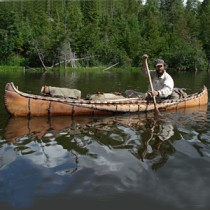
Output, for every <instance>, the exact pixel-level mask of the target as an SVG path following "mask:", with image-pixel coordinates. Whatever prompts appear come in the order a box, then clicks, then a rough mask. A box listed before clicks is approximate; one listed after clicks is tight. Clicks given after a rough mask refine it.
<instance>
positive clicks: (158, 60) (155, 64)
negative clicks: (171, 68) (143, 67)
mask: <svg viewBox="0 0 210 210" xmlns="http://www.w3.org/2000/svg"><path fill="white" fill-rule="evenodd" d="M158 65H166V63H165V62H164V60H162V59H157V60H156V61H155V62H154V67H156V66H158Z"/></svg>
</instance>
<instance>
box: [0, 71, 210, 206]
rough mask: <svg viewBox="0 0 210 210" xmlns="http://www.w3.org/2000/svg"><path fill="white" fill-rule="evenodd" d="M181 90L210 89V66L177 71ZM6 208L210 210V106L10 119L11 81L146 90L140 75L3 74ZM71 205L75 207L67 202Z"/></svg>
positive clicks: (1, 145) (1, 148)
mask: <svg viewBox="0 0 210 210" xmlns="http://www.w3.org/2000/svg"><path fill="white" fill-rule="evenodd" d="M171 75H172V76H173V78H174V80H175V84H176V87H184V88H186V89H187V90H188V91H189V92H195V91H199V90H200V89H201V88H202V87H203V85H206V86H207V87H208V89H209V88H210V76H209V75H208V74H207V72H201V73H197V74H195V73H177V72H171ZM0 78H1V79H0V91H1V95H2V98H1V103H0V116H1V120H0V208H1V209H2V210H3V209H4V210H7V209H30V210H31V209H38V208H49V209H51V210H52V209H53V210H54V209H56V210H57V209H59V208H60V209H74V210H77V209H92V210H95V209H97V210H98V209H108V208H109V209H143V210H150V209H156V210H157V209H161V210H162V209H183V210H186V209H193V210H197V209H199V210H200V209H202V210H203V209H209V207H210V200H209V198H210V188H209V183H210V111H209V106H210V105H209V104H210V103H209V104H208V106H205V107H199V108H194V109H188V110H180V111H178V112H175V111H173V112H167V113H162V115H161V116H160V117H155V116H154V114H153V113H147V114H146V113H143V114H134V115H121V116H112V117H77V118H72V117H54V118H51V119H48V118H31V119H30V120H28V119H26V118H10V117H9V115H8V113H7V112H6V110H5V108H4V104H3V94H4V87H5V84H6V83H7V82H14V84H15V85H16V86H18V88H19V90H21V91H24V92H28V93H35V94H39V92H40V89H41V86H43V85H45V84H46V85H50V86H57V87H68V88H76V89H79V90H81V91H82V96H83V97H85V96H86V95H87V94H89V93H95V92H97V91H100V92H115V91H117V92H123V91H125V90H126V89H134V90H137V91H142V92H144V91H146V89H147V86H148V81H147V79H145V78H143V77H142V76H141V75H140V74H139V72H136V71H133V70H132V71H125V70H121V71H120V72H114V71H104V72H99V73H98V72H91V71H86V72H68V73H58V72H57V73H50V74H45V75H43V74H41V73H29V72H28V73H24V72H19V73H15V72H1V73H0ZM65 206H66V207H65Z"/></svg>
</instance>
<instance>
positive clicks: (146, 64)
mask: <svg viewBox="0 0 210 210" xmlns="http://www.w3.org/2000/svg"><path fill="white" fill-rule="evenodd" d="M145 67H146V70H147V75H148V78H149V84H150V88H151V91H152V92H153V91H154V88H153V85H152V79H151V75H150V72H149V67H148V63H147V59H145ZM152 98H153V102H154V107H155V111H156V112H157V113H159V110H158V108H157V102H156V98H155V96H152Z"/></svg>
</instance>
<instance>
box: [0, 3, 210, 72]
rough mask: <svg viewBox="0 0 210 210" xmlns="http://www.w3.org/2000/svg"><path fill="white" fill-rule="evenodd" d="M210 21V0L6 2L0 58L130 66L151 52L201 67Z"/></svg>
mask: <svg viewBox="0 0 210 210" xmlns="http://www.w3.org/2000/svg"><path fill="white" fill-rule="evenodd" d="M209 21H210V0H204V1H203V3H200V2H199V1H198V0H188V1H187V3H186V5H183V3H182V0H147V1H146V3H145V4H142V1H136V0H118V1H115V0H105V1H101V0H93V1H69V0H60V1H55V0H43V1H35V0H32V1H12V2H1V3H0V64H1V65H4V64H6V65H23V66H30V67H43V66H46V67H52V66H55V67H59V66H65V67H68V66H69V67H70V66H72V67H75V66H76V67H83V66H84V67H86V66H109V65H113V64H115V63H118V67H119V66H126V67H129V66H139V60H140V59H139V57H140V56H141V55H142V54H144V53H148V54H149V55H150V57H151V58H157V57H162V58H163V59H165V60H166V61H167V62H168V63H169V65H170V67H171V68H176V69H179V70H194V69H202V68H205V66H206V65H207V62H208V59H209V58H210V50H209V49H210V38H209V37H210V36H209V34H210V31H209V30H210V29H209V27H208V26H209V25H210V22H209ZM207 58H208V59H207Z"/></svg>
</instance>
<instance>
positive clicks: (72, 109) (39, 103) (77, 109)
mask: <svg viewBox="0 0 210 210" xmlns="http://www.w3.org/2000/svg"><path fill="white" fill-rule="evenodd" d="M207 103H208V91H207V88H206V87H204V88H203V90H202V91H201V92H198V93H194V94H191V95H189V96H188V97H187V98H184V99H178V100H164V101H161V102H160V103H157V107H158V109H159V110H163V111H164V110H177V109H186V108H190V107H196V106H201V105H206V104H207ZM5 106H6V108H7V110H8V112H9V113H10V114H11V115H12V116H24V117H26V116H58V115H74V116H76V115H108V114H115V113H137V112H147V111H152V110H154V104H153V102H152V101H151V102H148V101H146V100H142V99H139V98H124V99H113V100H84V99H62V98H55V97H46V96H39V95H33V94H28V93H24V92H21V91H19V90H17V89H16V88H15V86H14V84H13V83H7V84H6V87H5Z"/></svg>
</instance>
